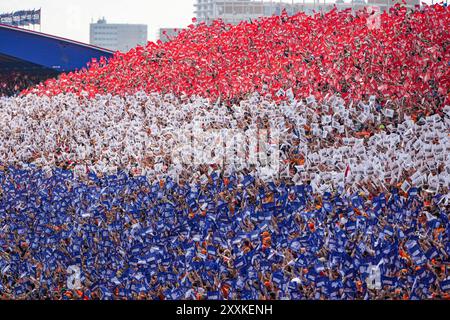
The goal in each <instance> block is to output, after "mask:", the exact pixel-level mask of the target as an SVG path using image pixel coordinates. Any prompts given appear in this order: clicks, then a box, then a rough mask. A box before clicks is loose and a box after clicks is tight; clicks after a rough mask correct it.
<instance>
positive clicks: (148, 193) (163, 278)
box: [0, 6, 450, 300]
mask: <svg viewBox="0 0 450 320" xmlns="http://www.w3.org/2000/svg"><path fill="white" fill-rule="evenodd" d="M373 18H374V17H373V16H370V15H369V13H368V12H367V11H361V12H358V13H357V14H356V15H352V14H351V13H350V12H348V11H344V12H337V11H332V12H330V13H326V14H316V15H314V16H307V15H305V14H302V13H300V14H297V15H295V16H288V15H287V14H286V13H283V14H282V15H281V16H277V17H271V18H263V19H261V20H258V21H253V22H243V23H241V24H239V25H238V26H235V27H233V26H229V25H225V24H223V23H221V22H220V21H216V22H214V23H213V24H212V25H210V26H207V25H204V24H199V25H197V26H195V25H191V26H190V27H189V28H188V30H187V31H184V32H182V33H181V34H180V35H179V36H178V37H177V38H176V39H174V40H173V41H171V42H168V43H166V44H162V43H157V44H153V43H151V44H149V45H148V46H146V47H145V48H144V47H138V48H136V49H134V50H131V51H130V52H128V53H126V54H121V53H117V54H116V55H115V57H114V58H113V59H111V60H109V61H108V62H106V61H104V60H102V61H98V62H95V61H94V62H93V63H92V64H91V66H90V68H89V69H88V70H84V71H81V72H78V73H70V74H67V75H64V74H63V75H61V76H60V77H59V79H54V80H49V81H47V82H46V83H45V84H41V85H39V86H37V87H34V88H31V89H28V90H25V91H24V92H22V95H20V96H18V97H0V299H85V300H88V299H160V300H162V299H199V300H201V299H230V300H231V299H393V300H400V299H401V300H407V299H450V265H449V263H450V223H449V218H450V216H449V214H450V210H449V209H450V191H449V188H450V158H449V154H450V153H449V151H450V135H449V132H450V103H449V91H448V90H449V71H448V70H449V69H448V63H449V58H450V56H449V50H448V49H449V36H448V32H446V27H447V26H448V25H449V13H448V10H447V9H446V8H445V7H442V6H429V7H428V6H425V7H424V8H422V9H421V10H417V11H413V12H407V11H406V9H404V8H400V7H398V6H397V7H396V8H395V9H393V10H392V11H391V12H390V13H389V14H387V13H384V14H381V15H380V16H378V17H377V18H379V19H380V20H379V21H378V22H379V23H375V24H373V23H370V24H369V23H368V20H370V19H373ZM194 22H195V21H194ZM374 25H375V26H376V27H375V28H374V27H373V26H374Z"/></svg>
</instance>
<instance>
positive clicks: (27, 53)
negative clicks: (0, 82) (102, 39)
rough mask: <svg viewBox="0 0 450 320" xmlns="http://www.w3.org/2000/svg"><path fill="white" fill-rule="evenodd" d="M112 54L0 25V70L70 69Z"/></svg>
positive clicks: (55, 70) (38, 70)
mask: <svg viewBox="0 0 450 320" xmlns="http://www.w3.org/2000/svg"><path fill="white" fill-rule="evenodd" d="M113 54H114V53H113V52H112V51H110V50H107V49H102V48H99V47H95V46H92V45H88V44H84V43H80V42H77V41H73V40H68V39H64V38H60V37H55V36H51V35H48V34H44V33H40V32H35V31H31V30H25V29H20V28H16V27H12V26H7V25H0V72H9V71H25V72H33V73H35V72H54V73H61V72H70V71H75V70H80V69H82V68H84V67H86V66H87V63H88V62H89V61H91V60H92V59H93V58H96V59H100V57H105V58H110V57H111V56H112V55H113Z"/></svg>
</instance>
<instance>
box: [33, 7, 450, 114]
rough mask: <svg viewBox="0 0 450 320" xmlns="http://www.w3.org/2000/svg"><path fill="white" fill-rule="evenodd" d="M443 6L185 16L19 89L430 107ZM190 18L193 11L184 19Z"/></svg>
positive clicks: (445, 51) (445, 62)
mask: <svg viewBox="0 0 450 320" xmlns="http://www.w3.org/2000/svg"><path fill="white" fill-rule="evenodd" d="M449 18H450V15H449V11H448V9H446V8H444V7H442V6H425V7H424V8H422V9H421V10H415V11H407V9H406V8H404V7H400V6H397V7H396V8H395V9H392V10H391V12H390V13H383V14H381V15H379V16H376V15H374V14H371V13H369V12H368V11H367V10H365V11H360V12H357V13H356V15H353V14H352V13H351V12H350V11H349V10H346V11H341V12H339V11H337V10H333V11H331V12H329V13H326V14H319V13H318V14H316V15H314V16H308V15H306V14H304V13H299V14H297V15H294V16H288V15H287V14H286V13H285V12H284V13H283V14H282V15H281V16H274V17H270V18H263V19H261V20H258V21H253V22H242V23H240V24H239V25H238V26H231V25H227V24H224V23H223V22H221V21H215V22H214V23H213V24H212V25H210V26H208V25H205V24H199V25H197V26H195V25H194V24H192V25H190V26H189V27H188V29H187V30H185V31H183V32H182V33H181V34H180V35H179V36H178V37H177V38H176V39H174V40H173V41H171V42H168V43H164V44H163V43H161V42H158V43H157V44H155V43H149V44H148V45H147V46H146V47H137V48H135V49H133V50H131V51H130V52H128V53H117V54H116V55H115V57H114V58H112V59H111V60H110V61H109V63H108V64H106V63H105V61H98V62H97V61H93V62H92V63H91V65H90V68H89V69H88V70H83V71H81V72H78V73H69V74H66V75H62V76H61V77H60V79H59V80H55V79H52V80H49V81H47V82H46V83H45V84H44V85H39V86H38V87H37V88H35V89H33V90H27V91H26V92H25V93H38V94H40V95H45V94H46V95H56V94H59V93H65V92H74V93H77V94H82V93H83V92H85V94H87V95H88V96H91V97H92V96H94V95H95V94H99V93H100V94H103V93H113V94H119V95H125V94H127V93H134V92H137V91H140V90H143V91H146V92H155V91H156V92H162V93H166V92H172V93H175V94H187V95H201V96H204V97H210V98H213V99H216V98H219V97H220V98H221V99H222V101H224V100H226V101H229V100H231V101H235V99H240V98H242V97H244V96H245V95H246V94H248V93H250V92H254V91H258V92H263V93H265V92H268V93H271V94H273V95H278V96H281V97H283V95H284V92H283V91H282V90H280V89H283V90H288V89H290V88H292V90H293V93H294V94H295V95H297V96H298V97H304V98H305V97H308V96H310V95H314V96H315V97H316V98H317V99H320V98H322V97H324V96H326V95H327V94H336V93H338V94H341V95H342V97H344V98H345V99H365V98H367V97H368V96H369V95H376V96H377V97H378V98H379V99H380V100H381V101H382V103H383V101H384V102H386V101H388V100H397V101H398V100H400V101H401V103H402V104H403V105H404V106H405V107H410V106H413V105H416V104H421V105H422V106H425V107H427V108H430V109H436V108H440V107H442V106H444V105H445V103H449V101H450V100H449V82H450V81H449V80H450V76H449V75H450V73H449V58H450V52H449V46H450V43H449V40H450V38H449V33H448V32H446V28H447V27H448V25H450V19H449ZM193 22H194V23H195V19H194V21H193Z"/></svg>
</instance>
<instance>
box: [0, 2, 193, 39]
mask: <svg viewBox="0 0 450 320" xmlns="http://www.w3.org/2000/svg"><path fill="white" fill-rule="evenodd" d="M194 2H195V0H159V1H157V0H0V13H3V12H11V11H17V10H26V9H34V8H35V9H39V8H42V29H41V30H42V32H45V33H49V34H53V35H57V36H61V37H64V38H69V39H73V40H78V41H82V42H86V43H87V42H89V23H91V20H92V19H93V20H94V22H96V21H97V20H98V19H99V18H101V17H105V18H106V20H107V21H108V22H111V23H142V24H147V25H148V37H149V40H152V41H155V40H156V39H157V33H158V30H159V28H161V27H186V26H187V25H189V24H190V23H192V21H191V20H192V18H193V17H194Z"/></svg>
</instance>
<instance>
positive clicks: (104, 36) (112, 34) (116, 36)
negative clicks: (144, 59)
mask: <svg viewBox="0 0 450 320" xmlns="http://www.w3.org/2000/svg"><path fill="white" fill-rule="evenodd" d="M147 41H148V27H147V25H145V24H118V23H114V24H113V23H107V21H106V19H105V18H103V19H100V20H98V21H97V23H91V25H90V44H92V45H95V46H98V47H101V48H105V49H109V50H112V51H121V52H127V51H129V50H130V49H132V48H134V47H136V46H137V45H146V44H147Z"/></svg>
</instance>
